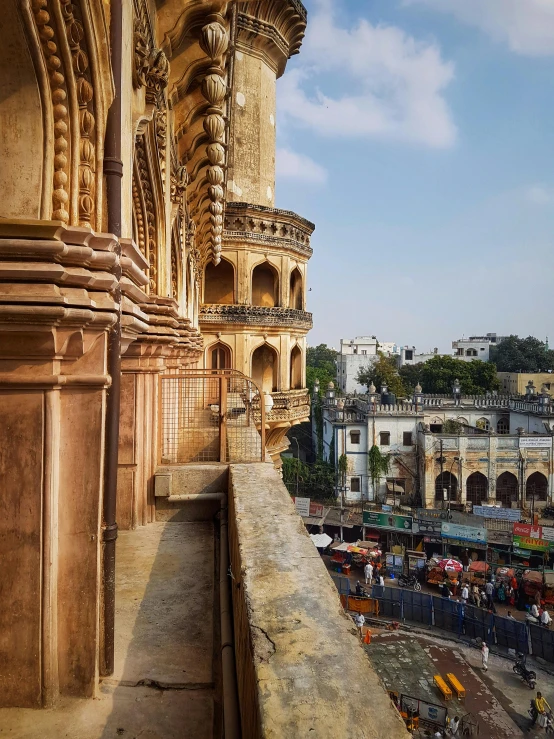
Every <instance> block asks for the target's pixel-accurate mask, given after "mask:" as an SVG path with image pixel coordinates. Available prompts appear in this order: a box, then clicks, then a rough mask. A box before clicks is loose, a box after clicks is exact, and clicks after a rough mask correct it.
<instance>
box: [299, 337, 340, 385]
mask: <svg viewBox="0 0 554 739" xmlns="http://www.w3.org/2000/svg"><path fill="white" fill-rule="evenodd" d="M336 357H337V352H336V351H335V350H334V349H329V347H328V346H327V344H319V345H318V346H310V347H308V351H307V352H306V386H307V387H308V388H309V390H310V395H311V394H312V393H313V389H314V384H315V381H316V379H318V380H319V387H320V393H321V394H325V391H326V390H327V386H328V385H329V383H330V382H336V379H337V366H336V364H335V360H336Z"/></svg>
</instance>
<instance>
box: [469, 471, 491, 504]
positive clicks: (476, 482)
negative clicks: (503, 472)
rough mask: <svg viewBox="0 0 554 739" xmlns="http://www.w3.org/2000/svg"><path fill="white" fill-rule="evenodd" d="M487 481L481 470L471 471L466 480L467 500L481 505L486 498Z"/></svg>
mask: <svg viewBox="0 0 554 739" xmlns="http://www.w3.org/2000/svg"><path fill="white" fill-rule="evenodd" d="M488 490H489V483H488V480H487V478H486V477H485V475H483V473H482V472H472V473H471V475H469V477H468V478H467V480H466V496H467V502H468V503H473V505H481V503H482V502H483V501H484V500H486V499H487V494H488Z"/></svg>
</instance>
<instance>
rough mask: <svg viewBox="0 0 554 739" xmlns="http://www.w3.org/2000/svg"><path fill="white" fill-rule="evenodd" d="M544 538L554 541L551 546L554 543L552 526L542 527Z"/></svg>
mask: <svg viewBox="0 0 554 739" xmlns="http://www.w3.org/2000/svg"><path fill="white" fill-rule="evenodd" d="M542 538H543V539H546V541H549V542H552V544H551V545H550V546H552V545H553V544H554V529H553V528H552V527H551V526H543V527H542Z"/></svg>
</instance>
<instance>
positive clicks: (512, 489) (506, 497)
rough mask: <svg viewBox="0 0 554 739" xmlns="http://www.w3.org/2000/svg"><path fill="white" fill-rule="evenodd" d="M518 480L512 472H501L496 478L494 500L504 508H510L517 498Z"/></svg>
mask: <svg viewBox="0 0 554 739" xmlns="http://www.w3.org/2000/svg"><path fill="white" fill-rule="evenodd" d="M517 491H518V481H517V477H516V476H515V475H514V474H513V473H512V472H503V473H502V474H501V475H499V476H498V478H497V480H496V500H497V501H499V502H500V503H502V505H503V506H504V507H505V508H511V506H512V503H514V502H515V501H516V500H517V497H518V496H517Z"/></svg>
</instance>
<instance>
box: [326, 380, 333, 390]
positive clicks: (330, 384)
mask: <svg viewBox="0 0 554 739" xmlns="http://www.w3.org/2000/svg"><path fill="white" fill-rule="evenodd" d="M327 389H328V390H334V389H335V383H334V382H333V381H331V382H330V383H329V384H328V385H327Z"/></svg>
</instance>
